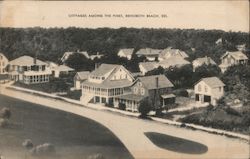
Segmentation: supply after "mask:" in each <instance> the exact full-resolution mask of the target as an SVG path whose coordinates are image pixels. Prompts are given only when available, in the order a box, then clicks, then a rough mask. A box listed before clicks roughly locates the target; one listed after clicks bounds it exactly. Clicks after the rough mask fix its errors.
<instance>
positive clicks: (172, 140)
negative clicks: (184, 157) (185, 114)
mask: <svg viewBox="0 0 250 159" xmlns="http://www.w3.org/2000/svg"><path fill="white" fill-rule="evenodd" d="M145 135H146V136H147V137H148V138H149V139H150V140H151V141H152V142H153V143H154V144H155V145H156V146H158V147H161V148H163V149H166V150H169V151H174V152H180V153H186V154H203V153H205V152H207V150H208V148H207V146H206V145H203V144H200V143H198V142H194V141H191V140H186V139H182V138H178V137H174V136H170V135H166V134H161V133H156V132H146V133H145Z"/></svg>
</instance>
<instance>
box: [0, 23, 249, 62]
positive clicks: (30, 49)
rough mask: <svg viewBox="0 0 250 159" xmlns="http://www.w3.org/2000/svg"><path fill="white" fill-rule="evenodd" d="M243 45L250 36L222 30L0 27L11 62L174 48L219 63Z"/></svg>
mask: <svg viewBox="0 0 250 159" xmlns="http://www.w3.org/2000/svg"><path fill="white" fill-rule="evenodd" d="M219 38H222V39H223V43H222V45H216V44H215V42H216V41H217V40H218V39H219ZM244 43H245V44H247V48H249V33H242V32H224V31H221V30H201V29H200V30H194V29H183V30H182V29H146V28H143V29H136V28H119V29H110V28H98V29H88V28H75V27H70V28H66V29H65V28H48V29H45V28H39V27H36V28H25V29H24V28H0V51H1V52H3V53H5V55H6V56H7V57H8V58H9V59H10V60H12V59H14V58H17V57H19V56H21V55H24V54H27V55H31V56H34V52H36V54H37V56H38V58H39V59H41V60H51V61H54V62H58V61H59V59H60V57H61V56H62V55H63V53H64V52H66V51H76V50H81V51H88V52H89V53H90V54H94V53H96V52H100V53H101V54H105V55H108V56H111V57H112V56H113V55H115V54H116V53H117V52H118V50H119V49H121V48H135V51H136V50H138V49H140V48H145V47H151V48H158V49H163V48H167V47H168V46H172V47H173V48H177V49H181V50H183V51H186V52H187V53H188V54H189V56H190V59H191V60H192V59H194V58H197V57H203V56H204V55H207V56H210V57H212V58H213V59H214V60H215V61H216V62H219V61H220V60H219V57H220V56H221V55H222V54H223V53H225V50H235V46H236V45H238V44H244ZM10 44H11V45H10ZM191 48H195V51H192V50H191ZM111 62H112V61H111ZM92 67H93V66H92Z"/></svg>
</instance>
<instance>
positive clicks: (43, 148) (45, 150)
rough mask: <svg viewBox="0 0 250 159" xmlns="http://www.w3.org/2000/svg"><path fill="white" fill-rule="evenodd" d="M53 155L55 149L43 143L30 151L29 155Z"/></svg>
mask: <svg viewBox="0 0 250 159" xmlns="http://www.w3.org/2000/svg"><path fill="white" fill-rule="evenodd" d="M55 153H56V150H55V147H54V145H52V144H50V143H44V144H42V145H38V146H36V147H34V148H32V149H31V154H32V155H34V156H51V155H55Z"/></svg>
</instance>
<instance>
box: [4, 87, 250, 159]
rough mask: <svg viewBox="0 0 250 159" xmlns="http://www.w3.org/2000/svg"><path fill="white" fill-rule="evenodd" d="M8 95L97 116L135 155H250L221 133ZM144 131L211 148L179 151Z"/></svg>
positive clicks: (222, 158)
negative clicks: (159, 143)
mask: <svg viewBox="0 0 250 159" xmlns="http://www.w3.org/2000/svg"><path fill="white" fill-rule="evenodd" d="M2 92H4V94H5V95H10V96H12V97H15V98H18V99H22V100H26V101H29V102H32V103H36V104H41V105H44V106H47V107H51V108H55V109H60V110H63V111H67V112H71V113H74V114H77V115H80V116H84V117H87V118H90V119H93V120H95V121H97V122H99V123H101V124H103V125H105V126H106V127H107V128H109V129H110V130H111V131H112V132H113V133H114V134H115V135H116V136H117V137H118V138H119V139H120V140H121V141H122V142H123V143H124V145H125V146H126V147H127V149H128V150H129V151H130V153H131V154H132V155H133V156H134V157H135V158H150V159H154V158H159V159H162V158H168V159H173V158H178V159H180V158H186V159H194V158H202V159H216V158H218V159H230V158H235V159H240V158H249V144H247V143H245V142H243V141H241V140H238V139H232V138H228V137H225V136H221V135H215V134H209V133H206V132H202V131H193V130H189V129H185V128H179V127H175V126H171V125H165V124H161V123H157V122H154V121H145V120H142V119H137V118H132V117H127V116H121V115H118V114H115V113H111V112H106V111H98V110H92V109H89V108H85V107H79V106H74V105H73V104H70V103H67V102H63V101H59V100H55V99H48V98H44V97H39V96H34V95H31V94H26V93H23V92H17V91H13V90H4V91H2ZM144 132H158V133H162V134H167V135H171V136H175V137H179V138H184V139H187V140H191V141H195V142H198V143H200V144H203V145H206V146H207V147H208V151H207V152H205V153H203V154H187V153H178V152H174V151H170V150H166V149H162V148H159V147H157V146H156V145H154V144H153V143H152V142H151V141H150V140H149V139H148V138H147V137H146V136H145V135H144Z"/></svg>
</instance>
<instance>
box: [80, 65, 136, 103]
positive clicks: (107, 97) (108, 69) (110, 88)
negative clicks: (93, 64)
mask: <svg viewBox="0 0 250 159" xmlns="http://www.w3.org/2000/svg"><path fill="white" fill-rule="evenodd" d="M133 81H134V78H133V76H132V74H131V73H130V72H129V71H128V70H127V69H126V68H124V67H123V66H122V65H114V64H101V65H100V66H99V67H98V68H96V69H95V70H94V71H92V72H91V73H90V74H89V75H88V79H87V80H86V81H84V82H82V96H81V101H82V102H83V103H84V104H87V103H89V102H93V103H100V104H109V105H113V102H114V98H115V97H117V96H120V95H124V94H126V93H129V88H130V86H131V85H132V84H133Z"/></svg>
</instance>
